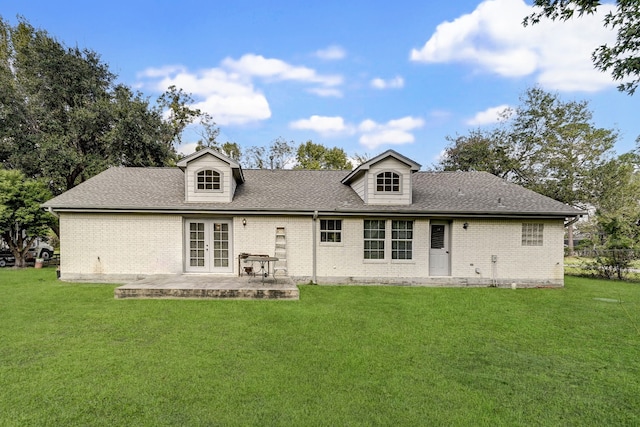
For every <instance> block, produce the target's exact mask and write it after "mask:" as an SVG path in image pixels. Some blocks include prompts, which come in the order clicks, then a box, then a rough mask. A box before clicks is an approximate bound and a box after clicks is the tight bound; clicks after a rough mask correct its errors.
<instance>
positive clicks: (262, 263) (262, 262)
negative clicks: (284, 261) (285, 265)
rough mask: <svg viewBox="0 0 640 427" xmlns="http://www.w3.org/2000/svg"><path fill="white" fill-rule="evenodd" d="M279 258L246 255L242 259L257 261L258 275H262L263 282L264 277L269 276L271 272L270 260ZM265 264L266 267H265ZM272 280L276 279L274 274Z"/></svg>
mask: <svg viewBox="0 0 640 427" xmlns="http://www.w3.org/2000/svg"><path fill="white" fill-rule="evenodd" d="M279 259H280V258H276V257H274V256H248V257H246V258H245V259H244V262H259V263H260V275H261V276H262V283H264V279H265V277H269V274H270V273H271V268H270V267H271V261H273V262H275V261H278V260H279ZM265 264H266V266H267V268H265ZM273 280H274V281H275V280H276V276H273Z"/></svg>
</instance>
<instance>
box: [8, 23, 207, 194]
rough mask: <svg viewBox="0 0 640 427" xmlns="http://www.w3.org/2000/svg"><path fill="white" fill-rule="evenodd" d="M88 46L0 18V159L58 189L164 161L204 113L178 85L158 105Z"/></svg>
mask: <svg viewBox="0 0 640 427" xmlns="http://www.w3.org/2000/svg"><path fill="white" fill-rule="evenodd" d="M114 82H115V75H114V74H113V73H111V71H109V68H108V66H107V64H105V63H103V62H102V61H101V60H100V57H99V55H98V54H97V53H96V52H94V51H91V50H89V49H79V48H77V47H75V48H67V47H65V46H64V45H63V44H62V43H60V42H58V41H57V40H56V39H54V38H53V37H51V36H50V35H49V34H48V33H47V32H46V31H44V30H40V29H35V28H34V27H32V26H31V25H30V24H29V23H28V22H27V21H26V20H24V19H20V20H19V22H18V24H17V25H15V26H11V25H9V24H8V23H7V22H6V21H4V20H3V19H2V18H0V115H1V118H2V119H3V120H1V121H0V161H1V162H2V164H3V165H4V166H5V167H6V168H9V169H19V170H22V171H23V172H24V173H25V175H27V176H28V177H32V178H42V179H45V180H46V181H47V182H48V183H49V187H50V189H51V190H52V191H53V193H54V194H59V193H61V192H62V191H65V190H67V189H70V188H72V187H73V186H75V185H77V184H78V183H80V182H82V181H84V180H86V179H87V178H89V177H91V176H92V175H94V174H96V173H98V172H100V171H102V170H104V169H105V168H107V167H109V166H112V165H126V166H161V165H166V164H171V163H172V162H173V161H174V160H175V150H174V144H175V143H178V142H179V141H180V136H181V133H182V130H183V129H184V127H185V126H187V125H188V124H189V123H190V122H191V121H192V120H193V119H194V118H195V117H196V116H197V115H198V114H199V111H197V110H192V109H191V108H189V107H188V104H189V103H190V102H191V98H190V97H189V96H188V95H186V94H185V93H184V92H182V91H181V90H179V89H176V88H175V87H171V88H169V89H168V91H167V92H166V93H165V94H163V95H162V96H161V97H160V98H159V99H158V101H157V103H156V104H155V105H152V104H150V103H149V101H148V99H145V98H144V97H142V95H141V94H140V93H134V92H133V91H131V90H130V89H129V88H127V87H125V86H123V85H116V84H115V83H114Z"/></svg>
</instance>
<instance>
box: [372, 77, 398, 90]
mask: <svg viewBox="0 0 640 427" xmlns="http://www.w3.org/2000/svg"><path fill="white" fill-rule="evenodd" d="M371 86H372V87H373V88H375V89H400V88H402V87H404V79H403V78H402V77H400V76H395V77H394V78H392V79H389V80H384V79H381V78H379V77H376V78H375V79H373V80H371Z"/></svg>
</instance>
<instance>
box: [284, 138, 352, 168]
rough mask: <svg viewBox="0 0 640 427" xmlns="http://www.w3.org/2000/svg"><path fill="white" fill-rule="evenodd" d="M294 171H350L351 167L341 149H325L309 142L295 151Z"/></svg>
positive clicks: (320, 145)
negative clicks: (295, 163) (295, 162)
mask: <svg viewBox="0 0 640 427" xmlns="http://www.w3.org/2000/svg"><path fill="white" fill-rule="evenodd" d="M296 160H297V162H298V164H297V165H296V166H295V169H333V170H350V169H353V165H352V164H351V162H350V161H349V158H348V157H347V153H345V151H344V150H343V149H342V148H338V147H333V148H327V147H325V146H324V145H322V144H315V143H314V142H313V141H311V140H309V141H307V142H306V143H304V144H301V145H300V146H299V147H298V150H297V156H296Z"/></svg>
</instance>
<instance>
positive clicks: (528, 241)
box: [521, 222, 544, 247]
mask: <svg viewBox="0 0 640 427" xmlns="http://www.w3.org/2000/svg"><path fill="white" fill-rule="evenodd" d="M521 245H522V246H528V247H542V246H544V223H541V222H523V223H522V233H521Z"/></svg>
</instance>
